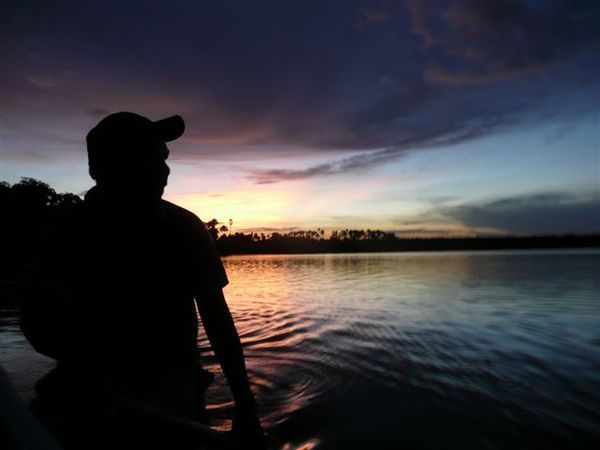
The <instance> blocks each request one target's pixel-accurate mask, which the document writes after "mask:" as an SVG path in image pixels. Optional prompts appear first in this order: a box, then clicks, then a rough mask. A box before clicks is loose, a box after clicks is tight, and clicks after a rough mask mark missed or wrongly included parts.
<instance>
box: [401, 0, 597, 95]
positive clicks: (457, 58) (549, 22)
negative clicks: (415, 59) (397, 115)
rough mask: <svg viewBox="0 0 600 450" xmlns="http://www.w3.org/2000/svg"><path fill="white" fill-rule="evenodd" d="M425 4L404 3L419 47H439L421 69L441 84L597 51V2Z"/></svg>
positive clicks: (518, 71)
mask: <svg viewBox="0 0 600 450" xmlns="http://www.w3.org/2000/svg"><path fill="white" fill-rule="evenodd" d="M425 3H426V2H425ZM425 3H419V4H418V5H417V4H415V3H414V2H410V3H409V4H408V6H409V11H410V12H411V15H412V23H413V32H415V34H417V35H418V36H419V37H420V38H421V40H422V43H423V47H424V48H433V47H436V48H437V49H439V50H441V51H443V57H439V56H438V57H437V58H436V60H437V61H436V62H433V63H431V64H430V65H429V67H427V69H426V70H425V76H426V78H427V79H428V80H430V81H435V82H439V83H449V84H468V83H484V82H494V81H497V80H500V79H506V78H511V77H520V76H523V75H526V74H528V73H532V72H534V71H537V70H540V69H542V68H545V67H547V66H550V65H553V64H558V63H562V62H564V61H566V60H569V59H572V58H574V57H576V56H578V55H579V54H581V53H582V52H590V51H591V52H595V51H596V50H597V46H598V42H599V39H600V29H599V28H598V26H597V21H598V17H599V14H600V4H599V3H598V2H596V1H593V0H583V1H567V0H561V1H553V2H539V3H535V2H528V1H524V0H493V1H486V2H481V1H476V0H465V1H460V2H451V3H449V4H448V6H447V7H446V8H438V9H437V10H436V9H435V8H431V5H429V8H428V7H427V5H426V4H425ZM433 30H436V33H435V37H434V31H433Z"/></svg>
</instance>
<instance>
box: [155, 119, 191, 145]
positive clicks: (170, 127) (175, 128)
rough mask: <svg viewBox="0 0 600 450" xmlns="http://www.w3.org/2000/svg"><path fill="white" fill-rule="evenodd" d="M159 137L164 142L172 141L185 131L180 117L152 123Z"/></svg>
mask: <svg viewBox="0 0 600 450" xmlns="http://www.w3.org/2000/svg"><path fill="white" fill-rule="evenodd" d="M153 124H154V127H155V128H156V130H157V132H158V134H159V136H160V137H161V138H162V140H163V141H165V142H170V141H174V140H175V139H177V138H178V137H180V136H181V135H182V134H183V132H184V131H185V122H184V121H183V119H182V118H181V116H171V117H166V118H165V119H161V120H157V121H156V122H153Z"/></svg>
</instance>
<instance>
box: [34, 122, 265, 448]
mask: <svg viewBox="0 0 600 450" xmlns="http://www.w3.org/2000/svg"><path fill="white" fill-rule="evenodd" d="M183 131H184V122H183V119H182V118H181V117H179V116H172V117H169V118H166V119H163V120H159V121H155V122H152V121H150V120H149V119H147V118H145V117H142V116H140V115H137V114H134V113H130V112H119V113H115V114H111V115H109V116H107V117H105V118H104V119H102V120H101V121H100V122H99V123H98V125H96V127H94V128H93V129H92V130H91V131H90V132H89V134H88V136H87V147H88V158H89V172H90V175H91V177H92V178H93V179H94V180H95V181H96V186H94V187H93V188H92V189H91V190H90V191H89V192H88V193H87V194H86V196H85V200H84V201H83V202H82V203H81V204H80V205H77V206H76V207H74V208H73V209H72V210H71V211H70V212H69V213H68V214H67V215H66V216H65V217H63V218H62V220H61V221H60V223H58V224H56V226H54V227H53V228H52V230H51V231H49V232H48V234H47V235H46V236H45V238H44V240H43V243H42V248H41V250H40V252H39V258H38V260H37V262H36V264H35V269H34V274H33V282H32V292H31V295H29V296H28V299H27V300H26V302H25V303H24V306H23V311H22V329H23V331H24V333H25V335H26V336H27V338H28V339H29V341H30V342H31V343H32V345H33V346H34V347H35V349H36V350H37V351H39V352H40V353H43V354H45V355H47V356H50V357H51V358H54V359H56V360H57V362H58V364H57V369H56V370H55V371H54V372H53V373H52V374H51V375H50V376H47V377H46V379H45V380H42V382H40V383H38V385H39V386H38V393H39V397H40V400H38V404H37V405H35V404H34V406H35V407H36V408H37V412H38V414H39V415H41V416H45V417H46V419H47V420H46V424H47V426H48V427H49V428H50V429H52V428H54V431H55V434H58V435H61V433H62V434H64V433H65V432H69V430H66V431H65V430H64V428H65V424H70V427H71V428H73V427H78V428H81V423H80V422H81V421H82V420H83V419H82V418H81V416H82V415H85V413H86V412H90V411H92V410H93V411H96V410H98V409H99V408H101V407H105V406H106V405H105V403H106V400H107V399H111V400H112V399H127V400H135V401H138V402H143V403H144V404H148V405H151V406H152V407H155V408H157V409H160V410H161V411H165V412H167V413H169V414H173V415H177V416H179V417H187V418H197V417H199V415H200V414H201V412H202V409H203V403H202V399H203V391H204V390H205V389H206V386H207V384H208V382H209V381H208V380H207V379H206V378H207V377H208V376H207V373H206V372H205V371H203V370H202V369H201V368H200V367H199V365H198V354H197V352H198V350H197V347H196V339H197V330H198V321H197V315H196V309H195V305H196V306H197V308H198V311H199V313H200V317H201V319H202V323H203V325H204V328H205V329H206V333H207V336H208V339H209V341H210V343H211V345H212V347H213V349H214V352H215V354H216V356H217V358H218V360H219V362H220V364H221V367H222V369H223V372H224V374H225V376H226V378H227V380H228V382H229V385H230V387H231V391H232V393H233V398H234V400H235V405H236V413H235V419H234V431H236V432H237V433H238V435H239V436H241V437H243V438H244V439H245V440H246V441H248V442H252V443H253V445H256V446H261V445H262V430H261V428H260V423H259V421H258V416H257V413H256V406H255V402H254V398H253V395H252V392H251V390H250V386H249V382H248V377H247V374H246V368H245V364H244V356H243V353H242V348H241V345H240V340H239V337H238V334H237V331H236V329H235V326H234V323H233V320H232V317H231V314H230V312H229V309H228V307H227V304H226V302H225V298H224V296H223V292H222V288H223V287H224V286H225V285H226V284H227V283H228V281H227V276H226V274H225V270H224V268H223V265H222V263H221V260H220V257H219V255H218V253H217V251H216V249H215V246H214V243H213V241H212V239H211V237H210V236H209V234H208V232H207V230H206V228H205V227H204V224H203V223H202V222H201V221H200V219H198V217H196V216H195V215H194V214H192V213H191V212H189V211H187V210H185V209H183V208H180V207H179V206H176V205H174V204H172V203H169V202H167V201H165V200H162V199H161V197H162V194H163V190H164V188H165V186H166V185H167V178H168V176H169V167H168V166H167V164H166V159H167V157H168V155H169V150H168V148H167V146H166V144H165V143H166V142H169V141H172V140H174V139H177V138H178V137H179V136H181V135H182V134H183ZM194 300H195V303H194ZM48 399H50V400H49V401H48ZM56 400H58V401H56ZM57 404H58V405H59V406H57ZM90 405H91V406H90ZM53 422H54V423H53ZM61 427H62V428H61ZM71 431H72V430H71ZM96 432H97V430H96ZM65 441H67V442H68V438H65V439H63V442H65ZM74 446H75V445H74Z"/></svg>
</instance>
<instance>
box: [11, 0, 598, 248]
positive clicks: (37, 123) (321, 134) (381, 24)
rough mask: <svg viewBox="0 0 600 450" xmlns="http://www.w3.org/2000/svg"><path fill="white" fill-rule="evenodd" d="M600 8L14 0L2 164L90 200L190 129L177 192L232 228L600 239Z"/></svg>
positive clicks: (513, 0) (509, 2)
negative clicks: (125, 152)
mask: <svg viewBox="0 0 600 450" xmlns="http://www.w3.org/2000/svg"><path fill="white" fill-rule="evenodd" d="M598 23H600V2H598V1H562V0H554V1H547V2H544V1H533V0H530V1H518V0H501V1H500V0H499V1H486V2H481V1H456V2H445V1H444V2H441V1H417V0H415V1H409V0H407V1H399V0H398V1H381V0H380V1H375V2H370V1H366V0H363V1H354V0H338V1H323V0H314V1H309V0H305V1H300V0H290V1H282V0H279V1H249V0H248V1H242V0H240V1H207V2H197V1H187V2H180V1H175V0H172V1H169V2H151V1H147V0H146V1H141V2H126V1H118V2H117V1H108V0H106V1H102V2H67V1H62V2H60V1H57V2H45V1H44V2H42V1H40V2H36V1H22V0H21V1H12V0H9V1H8V2H3V4H2V6H0V49H1V51H2V69H1V72H0V73H1V75H0V82H1V84H0V120H1V137H0V141H1V167H0V172H1V173H0V178H1V179H2V180H3V181H7V182H9V183H15V182H17V181H18V180H19V179H20V178H21V177H33V178H37V179H40V180H42V181H45V182H47V183H49V184H50V185H51V186H52V187H54V188H55V189H56V190H57V191H59V192H65V191H69V192H75V193H83V192H84V191H86V190H87V189H89V188H90V187H91V186H92V180H91V179H90V178H89V176H88V174H87V155H86V149H85V135H86V133H87V132H88V131H89V130H90V128H91V127H93V126H94V125H95V124H96V123H97V122H98V121H99V120H100V119H101V118H102V117H104V116H105V115H107V114H109V113H111V112H116V111H123V110H125V111H134V112H137V113H140V114H143V115H146V116H148V117H149V118H151V119H160V118H163V117H166V116H170V115H173V114H179V115H181V116H182V117H183V118H184V119H185V121H186V125H187V129H186V133H185V134H184V135H183V137H182V138H180V139H179V140H177V141H174V142H172V143H170V144H169V147H170V149H171V158H170V166H171V177H170V180H169V186H168V187H167V191H166V198H167V199H168V200H171V201H173V202H175V203H178V204H180V205H182V206H184V207H186V208H188V209H190V210H192V211H194V212H195V213H196V214H198V216H200V217H201V218H202V219H204V220H209V219H211V218H213V217H215V218H217V219H219V220H221V221H227V220H228V219H230V218H231V219H233V222H234V231H239V230H249V229H259V230H267V231H268V230H272V229H283V230H286V229H290V228H300V229H306V228H316V227H321V228H326V229H332V228H365V229H366V228H371V229H375V228H378V229H383V230H388V231H394V232H396V233H397V234H398V235H406V236H429V235H457V234H459V235H464V234H473V233H477V234H498V233H500V234H506V233H509V234H548V233H591V232H600V150H599V148H600V142H599V140H600V136H599V123H600V122H599V119H600V112H599V111H600V79H599V74H600V57H599V54H600V53H599V50H600V27H599V26H598Z"/></svg>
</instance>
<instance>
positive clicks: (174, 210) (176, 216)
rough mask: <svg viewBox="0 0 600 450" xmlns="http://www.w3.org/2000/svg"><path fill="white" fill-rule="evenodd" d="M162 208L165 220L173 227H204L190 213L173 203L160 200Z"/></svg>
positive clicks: (195, 216)
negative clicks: (172, 224)
mask: <svg viewBox="0 0 600 450" xmlns="http://www.w3.org/2000/svg"><path fill="white" fill-rule="evenodd" d="M161 202H162V206H163V208H164V211H165V215H166V219H167V220H168V221H169V222H172V223H174V224H175V225H180V226H188V227H202V228H203V229H204V228H205V227H204V222H202V220H201V219H200V218H199V217H198V216H197V215H196V214H194V213H193V212H192V211H190V210H188V209H185V208H182V207H181V206H179V205H176V204H175V203H171V202H169V201H167V200H161Z"/></svg>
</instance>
